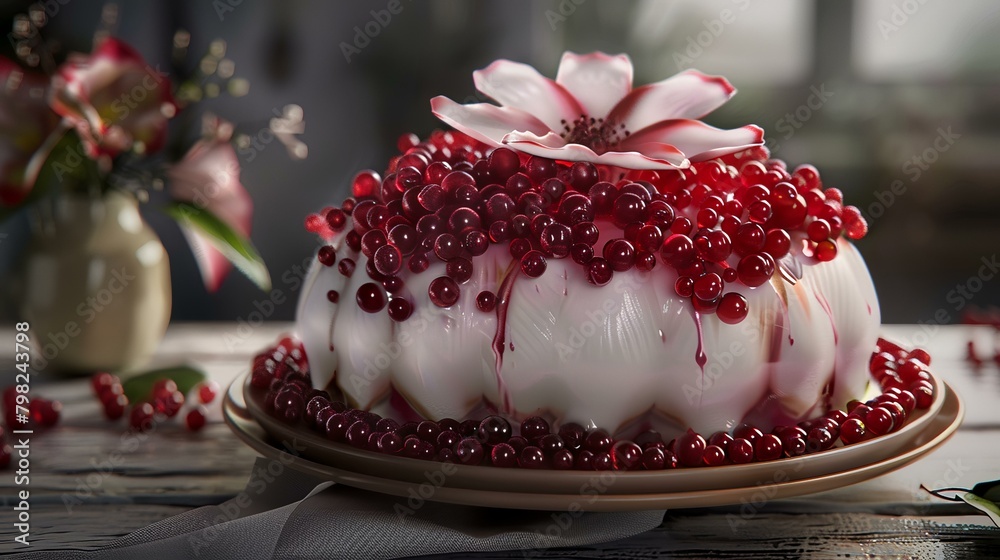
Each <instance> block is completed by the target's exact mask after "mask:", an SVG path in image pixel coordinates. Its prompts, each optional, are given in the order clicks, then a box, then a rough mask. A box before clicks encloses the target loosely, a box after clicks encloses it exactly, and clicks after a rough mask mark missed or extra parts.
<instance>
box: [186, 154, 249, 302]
mask: <svg viewBox="0 0 1000 560" xmlns="http://www.w3.org/2000/svg"><path fill="white" fill-rule="evenodd" d="M167 175H168V177H169V178H170V186H169V190H170V194H171V196H173V197H174V198H175V199H177V200H182V201H187V202H190V203H191V204H193V205H195V206H197V207H199V208H204V209H205V210H208V211H209V212H211V213H213V214H215V216H216V217H218V218H219V219H220V220H222V221H223V222H225V223H226V224H227V225H229V227H231V228H233V230H235V231H237V232H239V233H240V234H241V235H243V236H244V237H249V236H250V222H251V218H252V216H253V201H252V200H251V199H250V195H249V194H248V193H247V191H246V189H245V188H243V184H242V183H240V164H239V159H238V158H237V156H236V151H235V150H233V147H232V145H231V144H230V143H229V142H227V141H224V140H221V139H218V138H211V139H208V140H201V141H199V142H197V143H196V144H195V145H194V146H193V147H192V148H191V150H189V151H188V153H187V155H185V156H184V158H183V159H182V160H181V161H180V162H178V163H177V164H176V165H175V166H173V167H172V168H170V169H169V170H168V172H167ZM185 235H186V236H187V237H188V240H189V241H190V242H191V244H192V249H193V250H194V254H195V258H196V259H197V261H198V266H199V268H200V269H201V274H202V278H203V279H204V281H205V287H206V288H207V289H208V290H209V291H215V290H217V289H218V287H219V285H220V284H221V283H222V280H223V279H224V278H225V276H226V274H227V273H228V272H229V269H230V268H231V265H230V263H229V260H228V259H226V258H225V257H224V256H223V255H222V254H221V253H219V252H218V251H217V250H216V249H215V248H214V247H212V246H211V245H210V244H209V243H208V242H207V241H205V240H204V239H202V238H201V235H200V234H198V233H197V232H194V231H185Z"/></svg>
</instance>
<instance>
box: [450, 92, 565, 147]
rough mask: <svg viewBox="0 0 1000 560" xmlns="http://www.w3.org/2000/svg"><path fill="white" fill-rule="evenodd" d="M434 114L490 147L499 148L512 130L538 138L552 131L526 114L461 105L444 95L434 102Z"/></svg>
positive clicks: (484, 105) (499, 108)
mask: <svg viewBox="0 0 1000 560" xmlns="http://www.w3.org/2000/svg"><path fill="white" fill-rule="evenodd" d="M431 112H432V113H434V115H435V116H437V118H439V119H441V120H442V121H444V122H446V123H448V124H449V125H451V126H453V127H454V128H456V129H458V130H460V131H462V132H464V133H465V134H468V135H469V136H471V137H473V138H475V139H476V140H479V141H480V142H483V143H486V144H489V145H491V146H500V145H501V144H502V143H503V137H504V135H505V134H507V133H508V132H510V131H512V130H525V131H530V132H535V133H538V134H545V133H546V132H548V131H549V127H547V126H545V123H543V122H542V121H540V120H538V119H536V118H535V117H533V116H531V115H529V114H528V113H525V112H524V111H519V110H517V109H513V108H511V107H497V106H496V105H493V104H490V103H472V104H469V105H461V104H459V103H456V102H454V101H452V100H451V99H448V98H447V97H444V96H442V95H439V96H437V97H435V98H434V99H431Z"/></svg>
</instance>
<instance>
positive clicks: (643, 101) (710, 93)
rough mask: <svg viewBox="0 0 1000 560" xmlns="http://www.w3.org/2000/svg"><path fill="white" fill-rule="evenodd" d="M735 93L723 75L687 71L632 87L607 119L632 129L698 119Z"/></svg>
mask: <svg viewBox="0 0 1000 560" xmlns="http://www.w3.org/2000/svg"><path fill="white" fill-rule="evenodd" d="M735 93H736V89H735V88H734V87H733V86H732V84H730V83H729V82H728V81H726V79H725V78H723V77H720V76H708V75H705V74H702V73H701V72H698V71H697V70H685V71H684V72H681V73H680V74H675V75H673V76H671V77H669V78H667V79H666V80H663V81H660V82H656V83H655V84H649V85H646V86H642V87H640V88H636V89H634V90H632V91H631V92H630V93H629V94H628V95H626V96H625V98H624V99H622V100H621V101H619V102H618V104H617V105H615V107H614V109H612V110H611V112H610V113H609V114H608V118H607V120H608V121H609V122H614V123H625V127H626V128H627V129H628V130H631V131H633V132H634V131H637V130H639V129H642V128H645V127H647V126H649V125H652V124H655V123H657V122H660V121H663V120H667V119H697V118H701V117H703V116H704V115H707V114H708V113H711V112H712V111H714V110H715V109H717V108H719V106H721V105H722V104H723V103H725V102H726V101H727V100H728V99H729V98H730V97H732V96H733V95H734V94H735Z"/></svg>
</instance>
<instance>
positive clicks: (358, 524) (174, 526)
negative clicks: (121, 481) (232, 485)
mask: <svg viewBox="0 0 1000 560" xmlns="http://www.w3.org/2000/svg"><path fill="white" fill-rule="evenodd" d="M269 469H270V470H269ZM406 506H407V503H406V498H399V497H395V496H388V495H383V494H378V493H374V492H367V491H364V490H358V489H355V488H351V487H349V486H344V485H341V484H333V483H331V482H321V481H319V480H317V479H314V478H311V477H309V476H307V475H304V474H301V473H298V472H294V471H291V469H287V468H285V467H284V465H282V464H281V463H279V462H276V461H271V460H268V459H258V460H257V464H256V465H255V467H254V471H253V474H252V475H251V477H250V480H249V482H248V483H247V486H246V488H245V489H244V490H243V492H241V493H240V494H238V495H237V496H236V497H235V498H232V499H230V500H229V501H226V502H224V503H222V504H219V505H217V506H205V507H200V508H198V509H194V510H191V511H188V512H185V513H182V514H180V515H176V516H174V517H171V518H169V519H164V520H163V521H160V522H158V523H154V524H152V525H150V526H148V527H144V528H142V529H139V530H138V531H135V532H134V533H131V534H129V535H126V536H124V537H122V538H120V539H117V540H115V541H113V542H111V543H110V544H108V545H107V546H105V547H103V548H101V549H98V550H94V551H86V552H84V551H67V552H66V553H65V554H60V555H58V557H60V558H67V559H80V560H83V559H95V558H101V559H110V560H118V559H142V560H152V559H159V558H164V559H171V560H182V559H198V558H239V559H241V560H249V559H253V558H282V559H284V558H301V559H313V558H317V559H318V558H324V559H325V558H350V559H352V560H368V559H371V560H375V559H383V558H403V557H407V556H420V555H427V554H448V553H461V552H488V551H493V552H496V551H509V550H521V551H523V555H524V557H526V558H530V557H532V556H534V555H535V553H537V551H539V550H542V549H546V548H553V547H566V546H582V545H589V544H596V543H604V542H610V541H615V540H618V539H623V538H626V537H630V536H633V535H637V534H639V533H643V532H645V531H648V530H650V529H653V528H655V527H657V526H659V525H660V523H661V522H662V520H663V514H664V512H663V511H639V512H618V513H584V514H579V513H577V514H576V516H570V515H569V514H567V513H565V512H563V514H562V515H560V514H559V513H558V512H556V513H553V512H537V511H522V510H499V509H489V508H478V507H472V506H457V505H450V504H440V503H434V502H425V503H423V504H422V505H420V507H419V508H416V509H413V510H407V509H402V508H403V507H406ZM411 511H412V513H411ZM403 512H405V513H403ZM53 557H55V555H53V553H44V554H43V553H35V554H32V553H28V554H23V555H17V556H14V557H12V558H23V559H24V560H29V559H34V558H53Z"/></svg>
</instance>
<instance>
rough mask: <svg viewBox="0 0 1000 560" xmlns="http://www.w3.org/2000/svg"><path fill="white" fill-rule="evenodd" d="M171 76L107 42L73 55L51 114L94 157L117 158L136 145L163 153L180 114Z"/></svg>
mask: <svg viewBox="0 0 1000 560" xmlns="http://www.w3.org/2000/svg"><path fill="white" fill-rule="evenodd" d="M170 87H171V84H170V80H169V79H168V77H167V76H166V74H164V73H162V72H160V71H159V70H158V69H156V68H153V67H152V66H150V65H148V64H147V63H146V61H145V60H143V58H142V56H141V55H140V54H139V53H138V52H137V51H136V50H135V49H133V48H132V47H131V46H129V45H128V44H126V43H124V42H122V41H120V40H118V39H115V38H113V37H110V38H107V39H105V40H104V41H102V42H101V44H100V45H98V47H97V48H96V49H95V50H94V52H93V53H91V54H90V55H79V54H77V55H72V56H70V58H69V60H67V62H66V63H65V64H63V65H62V66H61V67H60V68H59V71H58V72H57V73H56V75H55V76H53V78H52V96H51V105H52V108H53V109H54V110H55V111H56V112H57V113H58V114H59V115H61V116H62V117H63V118H65V119H66V120H67V121H69V122H70V123H71V124H72V125H73V126H74V127H75V128H76V129H77V130H78V131H79V132H80V135H81V137H82V139H83V140H84V142H85V144H86V146H87V148H88V151H89V153H90V154H91V155H96V154H101V153H106V154H109V155H112V156H113V155H117V154H118V153H120V152H122V151H126V150H128V149H130V148H131V146H132V143H133V142H141V143H143V144H144V145H145V151H146V152H147V153H148V152H154V151H157V150H159V149H160V148H161V147H162V145H163V143H164V141H165V139H166V130H167V121H168V120H169V119H170V118H172V117H173V116H174V114H175V112H176V106H175V104H174V100H173V97H172V95H171V93H170Z"/></svg>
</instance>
